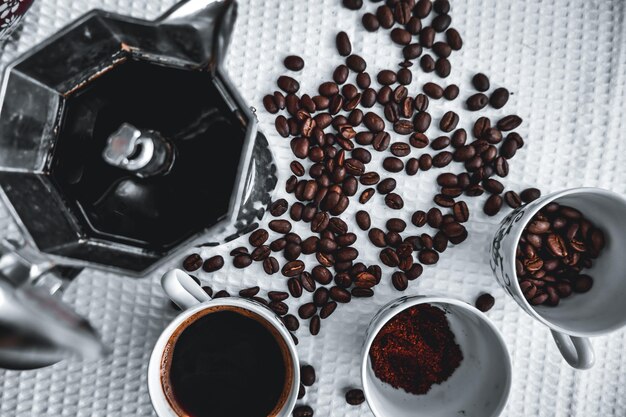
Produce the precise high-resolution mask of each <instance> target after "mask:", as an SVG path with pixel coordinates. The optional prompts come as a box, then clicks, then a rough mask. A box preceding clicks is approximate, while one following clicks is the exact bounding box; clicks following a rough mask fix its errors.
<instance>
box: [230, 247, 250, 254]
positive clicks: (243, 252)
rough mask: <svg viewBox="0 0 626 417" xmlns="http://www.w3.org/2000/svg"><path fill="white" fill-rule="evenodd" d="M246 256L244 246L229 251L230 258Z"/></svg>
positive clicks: (246, 250)
mask: <svg viewBox="0 0 626 417" xmlns="http://www.w3.org/2000/svg"><path fill="white" fill-rule="evenodd" d="M244 254H248V248H246V247H245V246H239V247H237V248H235V249H233V250H231V251H230V256H237V255H244Z"/></svg>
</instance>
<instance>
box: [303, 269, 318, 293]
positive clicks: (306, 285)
mask: <svg viewBox="0 0 626 417" xmlns="http://www.w3.org/2000/svg"><path fill="white" fill-rule="evenodd" d="M299 278H300V283H301V284H302V288H303V289H305V290H307V291H308V292H313V291H315V286H316V285H315V280H313V277H312V276H311V274H309V273H308V272H306V271H305V272H302V274H300V277H299Z"/></svg>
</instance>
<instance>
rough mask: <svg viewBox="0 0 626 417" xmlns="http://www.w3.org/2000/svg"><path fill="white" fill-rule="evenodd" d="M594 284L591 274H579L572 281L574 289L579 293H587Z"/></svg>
mask: <svg viewBox="0 0 626 417" xmlns="http://www.w3.org/2000/svg"><path fill="white" fill-rule="evenodd" d="M592 286H593V278H591V277H590V276H589V275H578V276H576V278H575V279H574V282H573V283H572V289H573V290H574V292H577V293H585V292H587V291H589V290H590V289H591V287H592Z"/></svg>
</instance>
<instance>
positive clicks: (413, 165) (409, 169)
mask: <svg viewBox="0 0 626 417" xmlns="http://www.w3.org/2000/svg"><path fill="white" fill-rule="evenodd" d="M404 168H405V172H406V174H407V175H415V174H417V171H418V170H419V161H418V160H417V158H409V160H408V161H406V164H405V166H404Z"/></svg>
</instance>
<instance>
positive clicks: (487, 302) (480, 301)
mask: <svg viewBox="0 0 626 417" xmlns="http://www.w3.org/2000/svg"><path fill="white" fill-rule="evenodd" d="M495 301H496V300H495V299H494V298H493V296H492V295H491V294H487V293H485V294H481V295H480V296H479V297H478V298H477V299H476V302H475V303H474V305H475V306H476V308H477V309H479V310H480V311H482V312H483V313H484V312H486V311H489V310H491V308H492V307H493V305H494V304H495Z"/></svg>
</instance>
